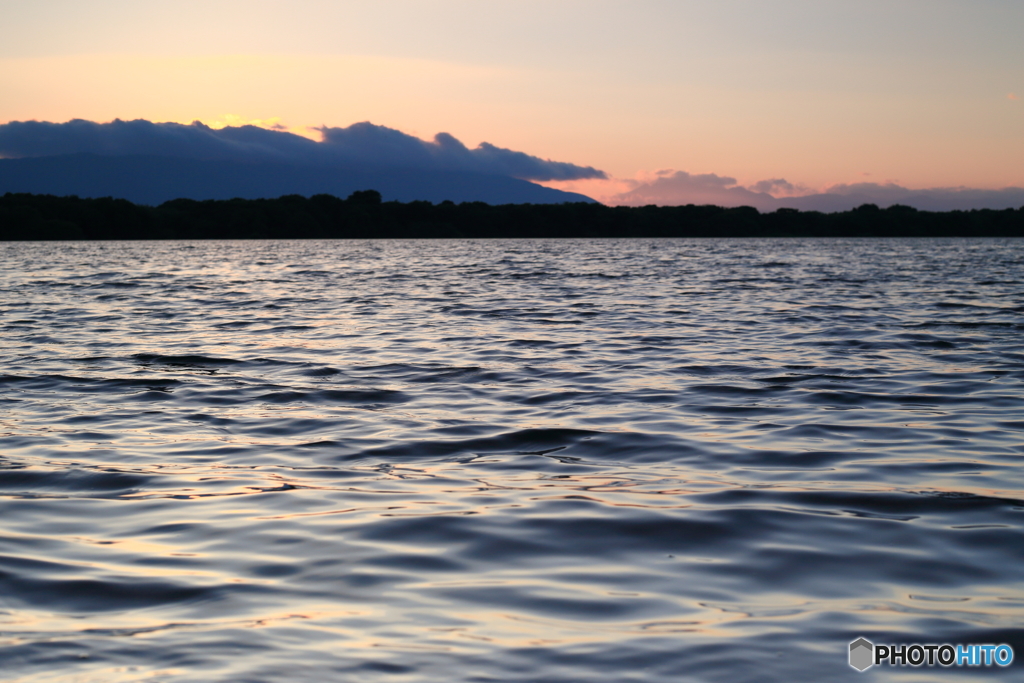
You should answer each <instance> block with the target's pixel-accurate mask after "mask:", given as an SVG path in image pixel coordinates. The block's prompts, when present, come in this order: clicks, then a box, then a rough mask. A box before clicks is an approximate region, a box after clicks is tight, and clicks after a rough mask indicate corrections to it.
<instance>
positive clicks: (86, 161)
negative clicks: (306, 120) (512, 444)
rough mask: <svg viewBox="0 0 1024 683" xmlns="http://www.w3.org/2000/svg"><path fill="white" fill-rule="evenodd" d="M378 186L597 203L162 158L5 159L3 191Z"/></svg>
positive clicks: (491, 185) (507, 188) (343, 189)
mask: <svg viewBox="0 0 1024 683" xmlns="http://www.w3.org/2000/svg"><path fill="white" fill-rule="evenodd" d="M371 188H372V189H374V190H377V191H378V192H380V193H381V195H382V196H383V198H384V200H385V201H401V202H410V201H417V200H424V201H429V202H435V203H437V202H442V201H445V200H450V201H453V202H457V203H460V202H486V203H488V204H560V203H563V202H593V201H594V200H592V199H590V198H589V197H586V196H584V195H581V194H576V193H572V192H562V191H560V190H553V189H551V188H547V187H542V186H541V185H535V184H534V183H531V182H528V181H525V180H518V179H516V178H509V177H506V176H497V175H482V174H479V173H473V172H466V171H437V170H417V169H394V168H369V169H359V170H356V169H345V168H329V167H322V168H321V167H309V166H292V165H288V164H283V163H273V162H251V163H249V162H241V161H204V160H197V159H183V158H176V157H162V156H100V155H96V154H70V155H64V156H49V157H30V158H22V159H0V194H3V193H6V192H28V193H34V194H51V195H58V196H67V195H77V196H79V197H115V198H120V199H127V200H129V201H131V202H134V203H136V204H145V205H149V206H157V205H159V204H162V203H163V202H166V201H170V200H172V199H180V198H187V199H200V200H201V199H232V198H236V197H239V198H243V199H263V198H273V197H280V196H283V195H292V194H297V195H302V196H305V197H309V196H312V195H316V194H331V195H335V196H340V197H345V196H348V195H350V194H352V193H353V192H356V191H358V190H366V189H371Z"/></svg>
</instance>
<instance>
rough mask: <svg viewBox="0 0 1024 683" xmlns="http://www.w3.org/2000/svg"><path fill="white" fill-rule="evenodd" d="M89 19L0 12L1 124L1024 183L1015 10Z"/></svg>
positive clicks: (807, 182) (211, 7)
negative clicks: (96, 125)
mask: <svg viewBox="0 0 1024 683" xmlns="http://www.w3.org/2000/svg"><path fill="white" fill-rule="evenodd" d="M86 4H87V5H88V6H89V11H88V12H86V11H84V10H83V9H82V3H77V4H76V3H71V2H64V1H57V0H39V2H38V3H32V4H26V5H24V6H23V7H21V8H18V9H4V10H0V12H2V13H3V17H2V18H3V19H5V21H3V22H2V23H0V92H3V93H4V97H3V98H2V100H0V122H4V121H11V120H27V119H37V120H50V121H66V120H68V119H71V118H86V119H91V120H96V121H109V120H111V119H113V118H122V119H131V118H146V119H149V120H153V121H180V122H188V121H192V120H195V119H198V120H202V121H205V122H208V123H214V122H218V121H220V122H222V123H236V122H247V121H261V122H268V123H272V122H278V123H280V124H284V125H285V126H288V127H289V128H290V129H292V130H295V131H297V132H307V131H306V129H305V127H306V126H319V125H323V124H326V125H332V126H347V125H349V124H351V123H354V122H357V121H367V120H368V121H372V122H374V123H377V124H380V125H385V126H389V127H392V128H397V129H399V130H402V131H404V132H407V133H412V134H415V135H418V136H420V137H423V138H428V139H429V138H431V137H433V135H434V134H435V133H437V132H440V131H446V132H450V133H452V134H453V135H455V136H456V137H458V138H459V139H461V140H462V141H463V142H465V143H466V144H467V145H469V146H471V147H472V146H475V145H476V144H478V143H479V142H481V141H488V142H491V143H493V144H496V145H499V146H501V147H506V148H511V149H516V150H521V151H524V152H527V153H529V154H533V155H536V156H540V157H544V158H550V159H555V160H559V161H569V162H573V163H576V164H582V165H591V166H596V167H598V168H601V169H603V170H605V171H607V172H608V173H609V174H611V175H612V176H614V177H616V178H619V179H631V178H635V177H638V174H639V176H644V175H645V174H646V175H648V176H649V175H650V174H652V173H654V172H656V171H659V170H663V169H676V170H685V171H689V172H691V173H716V174H719V175H726V176H732V177H735V178H737V179H738V181H739V182H740V183H745V184H752V183H755V182H757V181H760V180H765V179H769V178H785V179H787V180H788V181H789V182H791V183H794V184H797V185H800V186H802V187H807V188H812V189H819V188H822V187H826V186H828V185H831V184H835V183H856V182H865V181H867V182H878V183H883V182H889V181H892V182H897V183H900V184H902V185H905V186H908V187H936V186H940V187H949V186H971V187H981V188H998V187H1004V186H1009V185H1017V186H1024V164H1022V163H1021V159H1022V158H1024V108H1022V107H1024V102H1021V101H1020V99H1019V97H1020V96H1022V95H1024V48H1022V47H1021V45H1022V44H1024V41H1021V40H1020V39H1019V36H1018V35H1017V32H1016V30H1014V28H1013V27H1014V26H1016V27H1020V26H1024V3H1020V2H1002V1H1000V0H990V1H987V2H981V3H978V2H959V1H955V0H929V1H928V2H923V1H920V2H919V1H916V0H914V1H911V0H904V1H903V2H895V3H893V2H889V3H882V2H875V1H874V0H865V1H864V2H861V3H856V4H855V6H854V4H848V3H830V2H824V3H823V2H816V3H814V2H804V1H803V0H780V2H777V3H763V2H754V1H753V0H750V1H742V0H723V1H722V2H720V3H701V2H688V1H687V0H676V1H675V2H660V1H652V2H642V1H641V2H633V3H626V2H608V1H604V0H594V1H593V2H578V1H573V0H569V1H565V2H559V1H558V0H552V1H551V2H543V3H542V2H534V1H533V0H521V1H520V2H518V3H509V2H494V3H471V2H466V1H455V0H439V1H437V2H412V1H401V0H382V1H381V2H380V3H375V4H374V6H373V7H370V8H367V7H365V6H364V4H360V3H350V2H321V1H319V0H298V1H297V2H295V3H292V4H291V5H289V8H290V9H289V11H288V12H282V11H281V10H280V7H281V5H280V4H279V3H269V2H264V1H262V0H250V1H249V2H233V1H225V2H221V3H197V2H192V1H191V0H182V1H181V2H180V3H174V4H173V6H171V7H160V8H157V7H151V6H149V5H148V4H147V5H144V6H142V7H139V6H137V5H138V3H134V4H133V3H125V2H121V1H120V0H106V1H103V0H101V1H98V2H92V3H86ZM708 5H714V7H708ZM767 5H772V7H771V9H770V11H769V9H768V8H767V7H766V6H767ZM612 186H614V187H620V186H621V183H618V184H617V185H615V184H613V185H609V187H612ZM580 189H585V188H583V186H580ZM591 191H592V192H593V193H595V194H600V192H601V190H600V188H596V187H592V188H591Z"/></svg>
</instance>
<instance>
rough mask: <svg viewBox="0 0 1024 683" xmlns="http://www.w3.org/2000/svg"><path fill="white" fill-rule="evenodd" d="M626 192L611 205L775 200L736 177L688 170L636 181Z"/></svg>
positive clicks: (612, 199)
mask: <svg viewBox="0 0 1024 683" xmlns="http://www.w3.org/2000/svg"><path fill="white" fill-rule="evenodd" d="M632 184H633V187H632V189H630V190H627V191H626V192H621V193H619V194H616V195H613V196H612V197H609V203H611V204H625V205H628V206H643V205H647V204H660V205H672V204H717V205H720V206H757V207H759V208H760V206H765V205H767V204H769V203H771V202H773V201H775V198H774V197H772V196H771V195H769V194H767V193H764V192H760V191H757V190H751V189H748V188H745V187H741V186H740V185H737V184H736V179H735V178H728V177H725V176H719V175H715V174H714V173H705V174H701V175H691V174H690V173H687V172H686V171H675V172H673V171H658V172H657V173H656V174H655V178H654V179H653V180H648V181H646V182H645V181H633V183H632Z"/></svg>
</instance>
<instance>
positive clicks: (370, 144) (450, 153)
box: [0, 119, 605, 181]
mask: <svg viewBox="0 0 1024 683" xmlns="http://www.w3.org/2000/svg"><path fill="white" fill-rule="evenodd" d="M319 130H320V132H321V135H322V136H323V140H322V141H321V142H315V141H313V140H309V139H307V138H304V137H302V136H300V135H295V134H293V133H287V132H282V131H275V130H267V129H265V128H258V127H256V126H238V127H228V128H221V129H213V128H210V127H209V126H206V125H203V124H202V123H199V122H195V123H192V124H190V125H183V124H179V123H153V122H151V121H146V120H141V119H140V120H136V121H121V120H120V119H118V120H115V121H112V122H110V123H96V122H93V121H84V120H81V119H76V120H73V121H68V122H67V123H49V122H45V121H13V122H11V123H6V124H0V156H4V157H44V156H59V155H65V154H80V153H93V154H101V155H105V156H129V155H155V156H171V157H178V158H186V159H209V160H218V161H273V162H286V163H290V164H295V165H298V166H322V167H334V168H353V167H366V166H369V167H373V168H409V169H420V170H431V169H437V170H445V171H471V172H475V173H482V174H488V175H499V176H507V177H511V178H519V179H522V180H540V181H544V180H582V179H588V178H604V177H605V174H604V172H603V171H599V170H597V169H595V168H592V167H590V166H577V165H575V164H570V163H565V162H558V161H550V160H546V159H541V158H539V157H535V156H530V155H529V154H525V153H523V152H516V151H513V150H510V149H503V148H501V147H496V146H494V145H492V144H490V143H486V142H485V143H483V144H481V145H480V146H478V147H477V148H476V149H469V148H468V147H466V146H465V145H464V144H462V143H461V142H460V141H459V140H457V139H456V138H455V137H453V136H451V135H449V134H448V133H440V134H438V135H437V136H436V137H435V138H434V140H433V141H426V140H421V139H419V138H417V137H414V136H412V135H407V134H405V133H402V132H401V131H397V130H394V129H392V128H386V127H384V126H376V125H374V124H372V123H368V122H366V123H356V124H353V125H351V126H349V127H347V128H328V127H324V128H320V129H319Z"/></svg>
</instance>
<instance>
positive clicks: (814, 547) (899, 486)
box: [0, 240, 1024, 683]
mask: <svg viewBox="0 0 1024 683" xmlns="http://www.w3.org/2000/svg"><path fill="white" fill-rule="evenodd" d="M0 252H2V261H0V263H2V274H0V292H2V294H0V330H2V336H0V354H2V358H3V366H2V369H0V372H2V373H3V374H2V376H0V406H2V413H0V663H2V666H3V668H4V671H5V675H6V676H7V677H8V680H10V681H18V682H22V681H24V682H28V681H32V682H33V683H38V682H55V681H59V682H72V681H74V682H75V683H81V682H92V681H96V682H101V681H102V682H103V683H111V682H115V683H116V682H119V681H142V680H145V681H174V682H185V681H188V682H195V681H218V682H229V681H230V682H232V683H235V682H241V681H274V682H276V681H317V682H319V681H396V682H401V683H404V682H409V681H481V682H482V681H523V682H527V681H528V682H531V683H536V682H541V681H543V682H556V681H558V682H561V681H565V682H568V681H615V682H619V681H722V682H730V683H733V682H743V681H759V682H760V681H780V682H781V681H847V680H848V681H859V680H866V678H860V676H869V677H871V678H872V680H900V681H925V680H936V679H941V680H951V681H966V680H996V679H999V678H1002V679H1008V677H1012V675H1013V672H1012V671H1010V670H982V669H966V668H965V669H948V670H945V669H942V670H931V669H927V668H923V669H904V670H899V669H891V668H890V669H881V668H878V669H874V670H873V671H871V672H869V673H867V674H858V673H857V672H855V671H854V670H853V669H851V668H850V667H849V666H848V665H847V663H846V653H847V647H848V643H849V642H850V641H852V640H854V639H856V638H857V637H859V636H864V637H867V638H869V639H871V640H873V641H874V642H876V643H886V642H893V643H895V642H904V643H905V642H915V641H916V642H938V643H942V642H952V643H1004V642H1005V643H1010V644H1012V645H1014V646H1015V649H1016V651H1017V659H1018V662H1016V663H1015V664H1014V665H1013V668H1014V669H1016V668H1018V665H1019V664H1020V662H1019V660H1020V659H1021V658H1024V629H1022V628H1021V625H1022V623H1024V590H1022V589H1024V561H1022V560H1024V533H1022V523H1024V503H1022V500H1024V492H1022V490H1024V470H1022V467H1021V461H1022V458H1024V334H1022V332H1024V241H1012V240H1002V241H1001V240H837V241H834V240H591V241H587V240H580V241H544V240H537V241H533V240H522V241H516V240H501V241H392V242H387V241H295V242H273V241H266V242H192V243H189V242H119V243H115V242H107V243H102V242H101V243H82V242H79V243H68V242H65V243H6V244H2V245H0Z"/></svg>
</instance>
